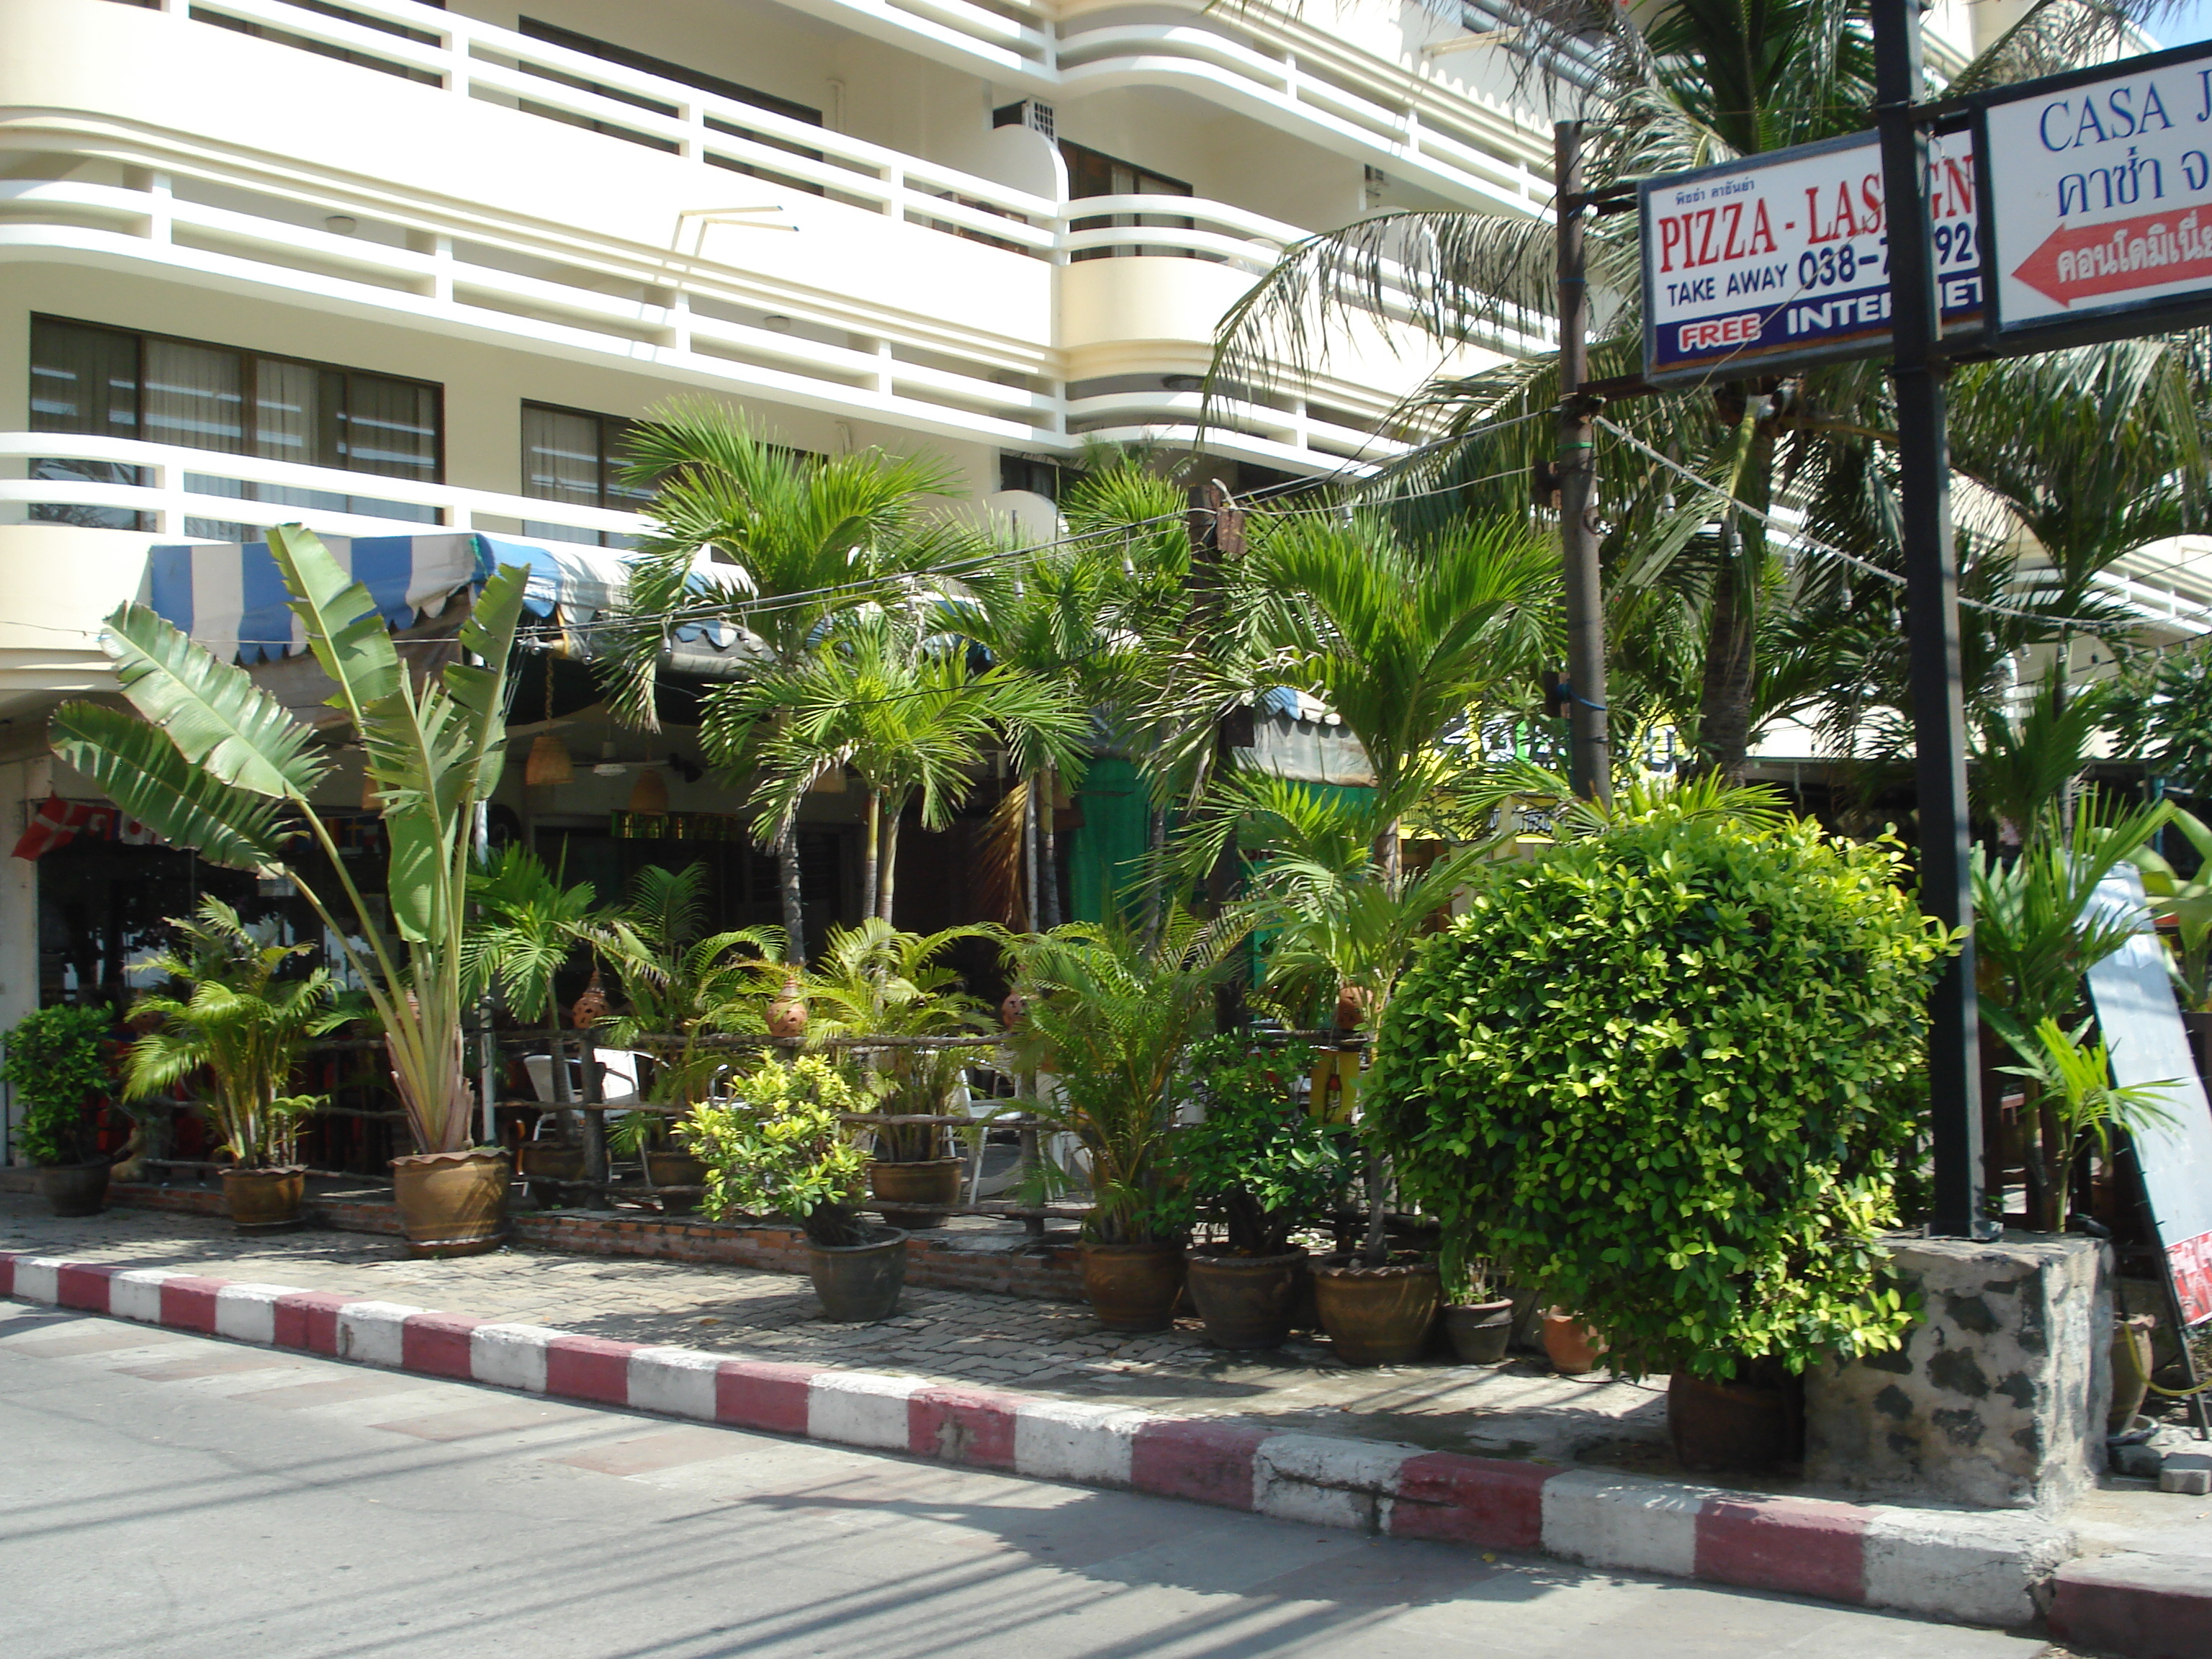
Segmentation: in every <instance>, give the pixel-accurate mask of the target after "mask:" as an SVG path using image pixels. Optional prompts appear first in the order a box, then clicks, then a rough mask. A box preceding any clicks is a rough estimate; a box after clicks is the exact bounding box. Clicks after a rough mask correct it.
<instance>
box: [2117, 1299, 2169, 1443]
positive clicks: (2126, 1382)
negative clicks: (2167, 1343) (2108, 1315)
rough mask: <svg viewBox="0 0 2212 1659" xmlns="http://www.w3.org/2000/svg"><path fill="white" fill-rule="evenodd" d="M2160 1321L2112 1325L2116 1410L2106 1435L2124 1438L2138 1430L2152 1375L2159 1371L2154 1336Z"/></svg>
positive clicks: (2139, 1318) (2144, 1318) (2141, 1317)
mask: <svg viewBox="0 0 2212 1659" xmlns="http://www.w3.org/2000/svg"><path fill="white" fill-rule="evenodd" d="M2157 1328H2158V1321H2157V1320H2156V1319H2155V1318H2154V1317H2153V1316H2151V1315H2149V1314H2137V1315H2136V1316H2135V1317H2134V1318H2132V1319H2116V1320H2114V1321H2113V1322H2112V1410H2111V1412H2110V1413H2108V1414H2107V1415H2106V1419H2105V1432H2106V1433H2107V1434H2124V1433H2126V1432H2127V1431H2128V1430H2130V1429H2131V1428H2133V1427H2134V1426H2135V1421H2136V1413H2138V1412H2140V1411H2142V1408H2143V1401H2144V1399H2145V1398H2146V1397H2148V1395H2149V1393H2150V1374H2151V1372H2152V1371H2153V1370H2156V1369H2157V1366H2156V1363H2155V1353H2156V1351H2155V1349H2154V1347H2153V1346H2152V1345H2151V1333H2152V1332H2153V1331H2154V1330H2156V1329H2157Z"/></svg>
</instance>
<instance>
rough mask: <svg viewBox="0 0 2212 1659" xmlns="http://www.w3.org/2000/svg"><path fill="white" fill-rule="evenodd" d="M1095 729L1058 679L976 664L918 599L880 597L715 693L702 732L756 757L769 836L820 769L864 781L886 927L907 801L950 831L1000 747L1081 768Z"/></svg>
mask: <svg viewBox="0 0 2212 1659" xmlns="http://www.w3.org/2000/svg"><path fill="white" fill-rule="evenodd" d="M1088 726H1089V722H1088V720H1087V719H1086V718H1085V714H1084V712H1083V710H1082V708H1081V707H1080V706H1079V704H1077V703H1075V702H1073V701H1072V700H1071V699H1070V698H1068V697H1067V696H1065V695H1064V694H1063V693H1062V692H1061V691H1060V688H1059V687H1058V686H1057V685H1056V684H1055V683H1054V682H1053V681H1050V680H1048V679H1045V678H1041V677H1038V676H1035V675H1031V674H1028V673H1024V672H1023V671H1020V670H1018V669H1017V668H1014V667H1012V666H1010V665H1005V664H997V665H993V666H991V667H988V668H986V669H984V670H982V671H981V672H978V671H976V670H975V666H974V665H973V663H972V662H971V660H970V653H969V641H967V640H965V639H964V638H962V637H960V636H958V635H955V634H951V633H947V632H943V631H933V630H932V629H931V627H930V624H929V623H928V622H927V620H926V619H925V617H923V616H922V615H921V614H920V612H919V611H918V610H917V609H916V608H915V607H911V606H901V607H897V608H886V607H883V606H873V605H872V606H869V607H867V608H866V609H864V610H861V611H854V612H850V613H848V614H847V615H845V616H842V617H838V618H836V619H835V620H834V621H833V622H832V623H829V624H827V625H826V632H825V635H824V636H823V639H822V640H821V641H820V642H819V643H818V644H817V647H815V648H814V649H813V650H812V651H811V652H809V653H806V654H805V656H804V657H802V658H800V659H799V660H798V661H796V662H794V663H792V664H790V665H787V666H786V667H784V668H781V669H780V670H777V671H771V672H769V673H766V674H763V675H762V676H760V677H759V678H756V679H753V680H750V681H748V682H744V683H742V684H736V685H732V686H727V687H720V688H717V689H716V690H714V692H712V693H710V694H709V695H708V699H707V706H706V713H705V720H704V726H703V728H702V736H703V738H704V740H705V743H706V745H707V750H708V754H709V755H711V756H713V757H714V758H715V759H716V760H717V761H718V763H721V764H723V765H725V766H731V765H732V764H734V763H735V762H736V761H737V760H738V757H743V756H747V755H750V756H751V757H753V758H754V760H755V762H756V763H757V768H758V771H759V775H760V778H761V780H762V781H761V786H760V788H759V790H758V792H757V795H756V798H755V799H756V801H757V811H758V814H759V816H758V817H757V827H758V829H759V830H760V832H761V833H762V835H763V836H764V837H765V836H769V835H777V836H781V835H782V834H784V833H786V832H787V828H788V826H789V825H790V824H791V823H793V821H794V820H795V819H796V817H797V816H798V812H799V804H800V802H801V801H802V800H804V799H805V795H806V792H807V791H808V790H810V789H811V788H813V787H814V786H815V785H816V784H817V782H819V781H820V780H821V779H822V778H823V776H824V775H828V774H829V773H832V772H835V771H837V770H839V769H843V768H847V767H849V768H850V769H852V770H853V771H854V772H856V773H858V774H859V775H860V780H861V781H862V783H863V784H864V785H865V787H866V789H867V792H868V821H867V853H866V863H865V879H864V890H865V892H866V907H867V909H868V912H869V914H870V915H874V916H878V917H880V918H881V919H882V920H884V921H886V922H888V921H890V920H891V913H892V904H893V901H894V898H895V896H896V869H897V860H898V829H899V823H900V821H901V820H902V818H903V817H905V814H906V811H907V808H908V806H909V805H914V804H915V802H916V801H917V799H918V800H919V802H920V805H921V823H922V827H923V828H924V829H942V828H944V827H945V824H947V823H950V822H951V817H952V813H953V811H955V810H956V809H957V807H958V806H959V805H961V804H962V803H963V801H964V800H965V799H967V798H968V795H969V793H970V792H971V791H972V790H973V789H974V787H975V776H976V774H977V773H978V771H979V770H980V769H981V765H982V763H983V761H984V760H985V758H986V757H987V753H988V751H989V750H990V748H991V747H992V745H993V744H994V742H1004V743H1006V744H1007V746H1008V747H1009V748H1010V749H1011V750H1012V752H1013V754H1014V756H1015V758H1016V763H1017V764H1018V765H1028V766H1030V767H1042V766H1045V765H1056V766H1059V767H1060V768H1062V769H1067V768H1073V767H1079V766H1080V765H1081V761H1082V753H1083V750H1082V744H1083V742H1084V739H1085V737H1086V736H1087V735H1088Z"/></svg>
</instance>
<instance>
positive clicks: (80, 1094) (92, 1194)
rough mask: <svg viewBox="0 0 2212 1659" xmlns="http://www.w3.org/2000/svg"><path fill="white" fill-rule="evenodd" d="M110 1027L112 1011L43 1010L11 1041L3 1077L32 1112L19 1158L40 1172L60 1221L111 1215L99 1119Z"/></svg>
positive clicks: (20, 1134)
mask: <svg viewBox="0 0 2212 1659" xmlns="http://www.w3.org/2000/svg"><path fill="white" fill-rule="evenodd" d="M108 1025H109V1020H108V1016H107V1012H106V1010H105V1009H101V1008H89V1007H74V1006H67V1005H64V1006H57V1007H52V1008H41V1009H40V1010H39V1011H38V1012H36V1013H33V1014H27V1015H25V1016H24V1018H22V1019H21V1021H20V1022H18V1024H16V1026H15V1029H14V1030H11V1031H9V1033H8V1052H7V1055H6V1057H5V1058H4V1059H0V1077H4V1078H5V1079H7V1080H8V1083H9V1086H10V1087H11V1088H13V1089H14V1090H15V1096H16V1098H17V1099H18V1100H19V1101H21V1103H23V1106H24V1108H25V1110H24V1114H23V1121H22V1122H21V1124H20V1125H19V1126H17V1127H16V1130H15V1147H16V1150H17V1151H19V1152H21V1153H22V1154H23V1156H24V1157H25V1158H28V1159H30V1161H31V1162H32V1163H33V1164H36V1165H37V1166H38V1170H39V1191H40V1194H42V1195H43V1196H44V1197H45V1199H46V1202H47V1203H48V1204H49V1205H50V1206H52V1209H53V1212H54V1213H55V1214H56V1215H61V1216H78V1215H98V1214H99V1213H100V1211H102V1210H104V1209H106V1207H107V1177H108V1161H107V1159H106V1158H103V1157H101V1156H100V1113H101V1110H102V1109H103V1108H104V1106H105V1105H106V1097H107V1095H108V1091H109V1089H110V1087H111V1080H110V1078H109V1075H108V1065H107V1057H106V1041H107V1034H108Z"/></svg>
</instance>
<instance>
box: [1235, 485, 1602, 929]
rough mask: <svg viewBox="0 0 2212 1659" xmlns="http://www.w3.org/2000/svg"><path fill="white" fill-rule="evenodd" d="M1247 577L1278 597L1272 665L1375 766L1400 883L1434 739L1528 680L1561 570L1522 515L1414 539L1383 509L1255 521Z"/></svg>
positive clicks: (1271, 617) (1387, 874) (1381, 824)
mask: <svg viewBox="0 0 2212 1659" xmlns="http://www.w3.org/2000/svg"><path fill="white" fill-rule="evenodd" d="M1252 534H1253V544H1254V552H1253V557H1252V567H1251V573H1250V574H1251V578H1252V580H1253V581H1254V582H1255V584H1257V585H1258V586H1259V587H1260V588H1261V590H1262V591H1264V592H1268V593H1270V594H1272V595H1273V603H1272V605H1270V606H1269V608H1268V614H1267V617H1266V620H1265V622H1264V623H1263V624H1262V626H1263V629H1264V631H1265V634H1266V636H1267V639H1268V641H1269V642H1270V643H1271V644H1273V646H1274V647H1276V650H1275V654H1274V656H1273V659H1272V661H1271V663H1270V671H1271V672H1272V673H1273V674H1274V675H1276V676H1278V677H1279V682H1280V683H1284V684H1293V685H1297V686H1300V687H1303V688H1304V689H1305V690H1310V691H1311V692H1312V693H1313V694H1314V695H1315V696H1318V697H1320V698H1321V699H1322V702H1326V703H1327V704H1328V706H1329V708H1331V709H1333V710H1334V712H1335V713H1336V714H1338V715H1339V716H1340V718H1341V719H1342V720H1343V721H1344V725H1345V729H1346V731H1348V732H1351V733H1352V736H1353V737H1355V738H1358V740H1359V745H1360V747H1361V748H1362V749H1363V750H1365V751H1366V754H1367V759H1368V763H1369V765H1370V767H1372V768H1373V769H1374V773H1375V799H1376V805H1377V809H1378V811H1377V816H1376V823H1377V826H1378V829H1379V831H1380V854H1381V857H1380V875H1381V878H1382V881H1383V885H1384V887H1385V889H1386V890H1388V891H1389V893H1390V894H1391V895H1393V896H1395V894H1396V893H1397V890H1398V887H1399V884H1400V863H1399V850H1398V833H1397V821H1398V820H1399V819H1400V818H1401V817H1404V816H1405V813H1406V811H1407V809H1408V808H1409V807H1411V806H1412V805H1413V803H1414V802H1415V800H1416V799H1418V798H1419V795H1420V793H1421V792H1422V791H1423V789H1424V788H1425V787H1426V786H1427V784H1428V783H1429V782H1430V781H1431V778H1432V776H1433V763H1434V757H1435V750H1436V745H1437V743H1438V742H1439V740H1441V739H1442V738H1443V737H1444V736H1445V734H1446V733H1447V732H1449V731H1451V730H1452V729H1454V728H1455V727H1456V726H1462V725H1463V724H1465V723H1466V722H1467V721H1468V720H1469V718H1470V716H1471V715H1474V716H1475V717H1476V720H1477V723H1478V724H1479V715H1480V709H1481V708H1482V706H1483V704H1484V703H1485V702H1486V700H1487V699H1488V698H1489V697H1491V696H1493V695H1494V694H1495V693H1496V692H1497V691H1498V689H1499V688H1501V687H1502V686H1504V685H1506V684H1512V683H1514V682H1515V681H1516V680H1518V679H1522V678H1525V677H1526V675H1527V673H1528V670H1529V669H1530V668H1531V667H1532V666H1533V665H1534V660H1535V653H1536V651H1537V648H1538V647H1539V645H1540V644H1541V640H1542V624H1541V617H1543V615H1544V613H1545V611H1546V609H1547V607H1546V606H1545V605H1544V603H1543V602H1544V601H1545V600H1546V599H1548V598H1549V597H1550V596H1551V594H1552V592H1553V590H1554V587H1555V585H1556V582H1557V580H1558V572H1557V567H1556V561H1555V560H1554V558H1553V555H1552V553H1551V551H1550V550H1549V549H1547V547H1545V546H1544V545H1543V544H1542V543H1541V542H1540V541H1539V540H1538V539H1537V538H1536V537H1535V536H1534V534H1532V533H1531V532H1529V531H1528V530H1527V529H1526V528H1525V527H1524V526H1522V525H1520V524H1518V523H1516V522H1513V521H1511V520H1497V519H1492V520H1472V519H1469V520H1462V521H1461V522H1460V523H1458V524H1457V525H1455V526H1451V527H1449V529H1446V530H1443V531H1440V532H1436V533H1433V534H1430V535H1426V536H1421V537H1413V536H1409V535H1407V534H1405V533H1403V532H1400V531H1398V530H1397V529H1395V527H1394V526H1392V525H1391V524H1390V523H1389V521H1388V520H1386V519H1384V518H1383V516H1382V515H1380V514H1379V513H1356V514H1353V515H1352V516H1351V517H1350V518H1349V519H1348V520H1346V519H1340V518H1334V517H1331V518H1316V517H1312V516H1310V515H1305V514H1297V515H1292V514H1283V515H1279V516H1276V517H1272V518H1258V519H1255V521H1254V525H1253V531H1252Z"/></svg>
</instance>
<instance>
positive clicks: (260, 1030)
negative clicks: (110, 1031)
mask: <svg viewBox="0 0 2212 1659" xmlns="http://www.w3.org/2000/svg"><path fill="white" fill-rule="evenodd" d="M169 925H170V926H171V927H174V928H175V929H176V930H177V939H176V941H175V943H174V944H173V945H171V946H170V947H169V948H168V949H167V950H166V951H161V952H159V953H157V954H156V955H155V956H152V957H148V958H146V959H144V960H143V961H142V962H141V963H138V964H137V965H138V966H139V967H141V968H146V969H153V970H154V971H155V972H157V973H160V974H162V975H166V976H167V979H168V981H170V984H169V988H167V990H163V991H157V992H152V993H149V994H146V995H143V996H141V997H140V998H139V999H138V1000H137V1002H136V1003H135V1004H133V1005H132V1007H131V1013H132V1016H133V1024H140V1023H141V1022H142V1021H143V1022H146V1023H150V1025H151V1029H150V1030H144V1031H143V1035H141V1036H139V1037H138V1039H137V1041H136V1042H132V1043H131V1048H130V1054H129V1060H128V1063H127V1066H126V1069H125V1080H124V1097H125V1099H126V1100H145V1099H149V1098H151V1097H154V1096H155V1095H158V1094H161V1093H163V1092H164V1091H170V1090H173V1089H175V1088H177V1087H178V1085H181V1084H185V1083H186V1082H188V1081H189V1080H191V1079H194V1078H196V1077H199V1076H202V1075H204V1076H205V1078H206V1087H205V1090H204V1098H203V1100H202V1103H201V1105H202V1109H203V1110H204V1111H205V1112H206V1114H207V1115H208V1117H209V1118H210V1121H212V1122H213V1123H214V1125H215V1129H216V1134H217V1135H218V1136H220V1137H221V1139H222V1148H221V1150H222V1152H225V1153H227V1154H228V1156H229V1158H230V1161H231V1167H230V1168H228V1169H227V1170H224V1171H223V1173H222V1196H223V1204H224V1206H225V1207H226V1208H227V1209H228V1211H229V1212H230V1218H231V1222H232V1224H233V1225H235V1226H236V1227H238V1228H239V1230H240V1231H258V1230H264V1229H269V1228H276V1227H289V1226H295V1225H298V1223H299V1219H300V1203H301V1199H302V1198H303V1197H304V1196H305V1194H306V1189H307V1170H305V1169H303V1168H302V1167H301V1165H300V1164H299V1162H298V1152H297V1143H298V1137H299V1123H300V1119H301V1117H303V1116H305V1115H307V1113H308V1112H311V1111H313V1109H315V1108H316V1107H317V1106H318V1105H319V1104H321V1097H319V1096H315V1095H305V1094H293V1093H288V1092H286V1088H287V1085H289V1083H290V1082H291V1080H292V1074H293V1073H294V1072H295V1071H296V1070H297V1069H298V1067H299V1063H300V1051H301V1048H303V1047H305V1046H306V1044H307V1042H310V1041H312V1040H313V1039H314V1038H316V1037H319V1036H326V1035H328V1034H329V1033H330V1032H331V1031H334V1030H337V1028H338V1027H339V1026H341V1025H343V1024H345V1023H346V1022H347V1021H349V1020H350V1019H352V1018H355V1017H356V1014H357V1013H358V1012H359V1010H358V1009H357V1008H356V1007H355V1006H352V1004H351V1002H350V1001H349V1000H346V999H342V998H341V997H340V996H339V995H338V993H337V986H336V985H335V984H333V983H332V982H331V975H330V970H329V969H325V968H321V967H316V968H311V969H308V970H307V972H306V973H304V974H301V975H295V976H292V977H289V978H288V977H286V976H285V975H284V972H283V970H284V969H285V968H286V967H287V966H288V965H289V964H290V963H294V962H295V961H297V960H298V959H299V958H301V957H307V956H312V955H313V953H314V947H313V945H276V944H273V943H271V942H270V940H269V939H266V938H264V936H263V935H262V933H258V932H257V931H256V930H254V929H252V928H251V927H247V926H246V924H245V923H244V922H242V921H240V920H239V916H238V912H237V911H235V910H234V909H233V908H231V907H230V906H229V905H228V904H225V903H224V902H222V900H221V899H219V898H212V897H210V898H206V899H203V900H202V901H201V902H200V908H199V909H198V911H197V914H195V915H191V916H173V917H171V918H170V920H169Z"/></svg>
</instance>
